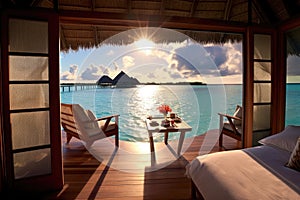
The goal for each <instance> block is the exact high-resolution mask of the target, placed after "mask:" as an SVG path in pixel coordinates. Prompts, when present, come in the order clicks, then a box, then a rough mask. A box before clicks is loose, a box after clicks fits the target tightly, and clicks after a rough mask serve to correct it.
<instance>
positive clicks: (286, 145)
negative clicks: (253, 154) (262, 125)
mask: <svg viewBox="0 0 300 200" xmlns="http://www.w3.org/2000/svg"><path fill="white" fill-rule="evenodd" d="M299 137H300V126H294V125H288V126H287V127H286V128H285V129H284V130H283V131H282V132H280V133H277V134H275V135H271V136H268V137H265V138H263V139H261V140H259V141H258V142H259V143H260V144H263V145H269V146H273V147H277V148H280V149H283V150H286V151H289V152H293V150H294V148H295V146H296V143H297V139H298V138H299Z"/></svg>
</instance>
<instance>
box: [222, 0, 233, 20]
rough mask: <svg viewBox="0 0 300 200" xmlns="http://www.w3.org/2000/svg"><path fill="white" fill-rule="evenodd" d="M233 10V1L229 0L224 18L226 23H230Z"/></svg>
mask: <svg viewBox="0 0 300 200" xmlns="http://www.w3.org/2000/svg"><path fill="white" fill-rule="evenodd" d="M231 9H232V0H227V2H226V5H225V9H224V17H223V19H224V20H225V21H229V16H230V13H231Z"/></svg>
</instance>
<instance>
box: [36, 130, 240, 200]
mask: <svg viewBox="0 0 300 200" xmlns="http://www.w3.org/2000/svg"><path fill="white" fill-rule="evenodd" d="M63 138H64V137H63ZM105 144H106V145H105ZM224 146H225V147H226V148H229V149H235V148H236V147H237V143H236V141H235V140H232V139H231V138H227V137H226V136H224ZM112 147H113V148H112ZM95 149H96V150H95ZM95 149H93V150H90V151H87V150H86V149H85V147H84V146H83V145H82V143H81V142H80V141H79V140H77V139H75V138H73V139H72V140H71V142H70V144H68V145H66V144H65V143H64V144H63V159H64V161H63V163H64V181H65V186H64V188H63V189H62V190H61V191H58V192H55V193H51V194H46V195H43V196H42V197H41V199H91V200H93V199H106V200H111V199H122V200H123V199H130V200H132V199H149V200H150V199H151V200H155V199H173V200H175V199H191V182H190V180H189V179H188V178H187V177H186V175H185V166H186V165H187V164H188V163H189V162H190V161H191V160H192V159H194V158H195V157H196V156H198V155H204V154H207V153H212V152H217V151H221V150H224V149H219V147H218V143H217V131H216V130H215V131H210V132H208V133H206V134H204V135H201V136H196V137H194V138H186V139H185V143H184V145H183V150H182V154H181V155H180V156H178V155H177V154H176V153H175V152H177V142H176V141H175V142H169V144H168V145H165V144H164V143H163V142H156V143H155V152H154V153H150V145H149V143H133V142H126V141H120V147H119V148H118V149H115V148H114V146H113V140H108V141H105V140H103V141H101V142H100V143H99V144H96V148H95ZM95 157H97V159H96V158H95ZM99 160H101V161H99ZM220 167H221V166H220Z"/></svg>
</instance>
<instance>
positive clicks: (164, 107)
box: [157, 104, 172, 115]
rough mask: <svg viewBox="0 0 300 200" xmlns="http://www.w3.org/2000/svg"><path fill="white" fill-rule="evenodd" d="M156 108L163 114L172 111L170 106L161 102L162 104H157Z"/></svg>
mask: <svg viewBox="0 0 300 200" xmlns="http://www.w3.org/2000/svg"><path fill="white" fill-rule="evenodd" d="M157 110H158V111H159V112H160V113H162V114H164V115H167V114H168V112H172V109H171V107H170V106H168V105H166V104H162V105H160V106H158V107H157Z"/></svg>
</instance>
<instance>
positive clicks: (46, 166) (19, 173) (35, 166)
mask: <svg viewBox="0 0 300 200" xmlns="http://www.w3.org/2000/svg"><path fill="white" fill-rule="evenodd" d="M14 172H15V179H20V178H26V177H32V176H38V175H45V174H50V173H51V152H50V149H49V148H47V149H40V150H35V151H28V152H22V153H16V154H14Z"/></svg>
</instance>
